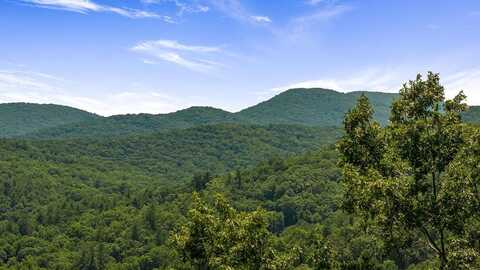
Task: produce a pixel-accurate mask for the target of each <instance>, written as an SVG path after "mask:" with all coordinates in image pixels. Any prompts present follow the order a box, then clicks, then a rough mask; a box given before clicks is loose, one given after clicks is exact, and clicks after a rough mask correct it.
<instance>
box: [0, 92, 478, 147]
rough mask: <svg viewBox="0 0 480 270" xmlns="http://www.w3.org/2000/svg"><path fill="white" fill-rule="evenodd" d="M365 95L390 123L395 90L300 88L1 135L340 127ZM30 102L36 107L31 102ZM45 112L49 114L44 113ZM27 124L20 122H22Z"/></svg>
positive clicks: (474, 115) (472, 118) (472, 116)
mask: <svg viewBox="0 0 480 270" xmlns="http://www.w3.org/2000/svg"><path fill="white" fill-rule="evenodd" d="M361 94H365V95H366V96H367V97H368V98H369V99H370V102H371V103H372V105H373V107H374V109H375V118H376V119H377V120H378V121H379V122H380V123H382V124H386V123H387V122H388V116H389V113H390V105H391V103H392V101H393V100H394V99H395V98H396V97H397V94H393V93H381V92H350V93H341V92H337V91H334V90H328V89H320V88H312V89H305V88H301V89H290V90H287V91H285V92H282V93H280V94H278V95H276V96H275V97H273V98H271V99H269V100H267V101H264V102H262V103H260V104H257V105H255V106H252V107H250V108H247V109H244V110H242V111H240V112H237V113H230V112H227V111H224V110H221V109H216V108H212V107H191V108H188V109H184V110H180V111H177V112H173V113H168V114H127V115H115V116H111V117H97V116H93V115H91V114H88V113H86V114H87V116H90V117H85V118H84V120H82V121H71V122H67V123H64V122H61V121H56V117H59V116H63V117H65V116H68V115H62V114H60V113H55V114H53V115H52V116H51V117H52V119H51V121H50V122H51V124H50V125H48V126H46V125H41V124H38V125H37V124H36V123H37V121H36V120H35V119H36V118H37V117H38V115H39V114H36V113H35V112H34V111H35V110H33V109H32V112H31V114H32V117H28V115H29V114H28V113H26V114H25V115H23V116H17V117H19V118H23V119H28V120H30V122H29V123H30V129H29V130H26V128H25V127H24V126H22V125H21V124H18V125H14V124H12V123H10V124H8V127H7V129H6V130H10V133H8V134H5V133H0V137H12V136H17V137H18V136H23V137H26V138H35V139H54V138H55V139H62V138H84V137H93V138H95V137H111V136H125V135H132V134H148V133H156V132H165V131H169V130H172V129H185V128H191V127H196V126H201V125H211V124H226V123H235V124H247V125H248V124H257V125H270V124H288V125H307V126H316V127H339V126H341V125H342V121H343V117H344V115H345V113H346V112H347V111H348V110H349V109H350V108H352V107H353V106H354V105H355V103H356V101H357V99H358V97H359V96H360V95H361ZM2 106H5V105H2ZM31 106H32V107H35V105H33V104H32V105H31ZM38 106H43V105H38ZM50 106H54V105H50ZM59 107H60V106H59ZM67 108H68V107H67ZM37 110H40V109H37ZM83 113H85V112H83ZM0 115H1V114H0ZM47 116H48V115H45V117H47ZM464 116H465V120H466V121H468V122H473V123H474V122H477V123H478V122H480V110H479V107H472V108H471V109H470V111H468V112H466V113H465V114H464ZM11 119H15V117H14V116H12V117H11ZM45 121H46V120H44V122H45ZM13 122H15V121H13ZM23 122H24V121H20V122H19V123H23ZM41 122H42V121H40V122H39V123H41Z"/></svg>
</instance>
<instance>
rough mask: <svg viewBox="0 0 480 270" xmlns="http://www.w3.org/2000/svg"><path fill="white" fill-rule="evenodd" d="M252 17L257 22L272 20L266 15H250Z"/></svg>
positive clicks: (269, 21)
mask: <svg viewBox="0 0 480 270" xmlns="http://www.w3.org/2000/svg"><path fill="white" fill-rule="evenodd" d="M252 19H253V20H254V21H256V22H259V23H271V22H272V20H271V19H270V18H269V17H267V16H252Z"/></svg>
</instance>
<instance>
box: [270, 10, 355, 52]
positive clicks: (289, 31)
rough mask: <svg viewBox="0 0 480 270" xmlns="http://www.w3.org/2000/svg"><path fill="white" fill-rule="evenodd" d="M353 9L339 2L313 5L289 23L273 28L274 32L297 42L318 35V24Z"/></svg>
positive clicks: (322, 23) (288, 40)
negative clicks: (309, 9)
mask: <svg viewBox="0 0 480 270" xmlns="http://www.w3.org/2000/svg"><path fill="white" fill-rule="evenodd" d="M351 10H353V7H352V6H349V5H341V4H328V5H321V6H319V7H317V6H315V7H314V8H312V9H311V11H309V13H307V14H304V15H300V16H297V17H294V18H293V19H291V20H290V21H289V23H288V24H287V25H286V26H284V27H282V28H280V29H277V30H275V34H276V35H277V36H278V37H279V38H280V39H281V40H282V41H286V42H294V43H298V42H299V41H302V40H304V39H308V38H309V37H310V36H312V35H314V36H315V37H318V34H319V31H321V30H320V29H321V28H319V26H322V25H325V24H327V23H330V22H331V21H332V20H334V19H336V18H338V17H340V16H342V15H344V14H345V13H348V12H350V11H351Z"/></svg>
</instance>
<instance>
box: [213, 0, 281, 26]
mask: <svg viewBox="0 0 480 270" xmlns="http://www.w3.org/2000/svg"><path fill="white" fill-rule="evenodd" d="M209 3H210V4H211V5H212V6H213V7H214V8H215V9H216V10H218V11H220V12H222V13H224V14H225V15H227V16H228V17H230V18H233V19H235V20H238V21H241V22H245V23H251V24H256V25H262V24H265V23H269V22H271V21H272V20H271V19H270V18H269V17H267V16H264V15H254V14H251V13H250V11H248V10H247V9H246V8H245V7H244V6H243V5H242V3H241V1H239V0H209Z"/></svg>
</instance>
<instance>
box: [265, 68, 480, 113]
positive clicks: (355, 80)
mask: <svg viewBox="0 0 480 270" xmlns="http://www.w3.org/2000/svg"><path fill="white" fill-rule="evenodd" d="M415 75H416V74H414V73H411V74H409V73H405V72H400V71H397V70H393V69H390V70H389V69H367V70H366V71H364V72H361V73H358V74H355V75H353V76H349V77H341V76H340V77H327V78H322V79H318V80H309V81H302V82H297V83H291V84H288V85H285V86H281V87H275V88H272V89H270V90H269V91H266V92H260V93H259V94H260V97H261V98H268V97H271V96H272V95H275V94H278V93H280V92H283V91H285V90H288V89H293V88H325V89H332V90H336V91H340V92H351V91H381V92H392V93H396V92H398V91H399V90H400V88H401V87H402V85H403V83H404V82H407V81H408V80H410V79H414V78H415ZM440 77H441V78H442V84H443V85H444V87H445V93H446V96H447V98H453V97H454V96H455V95H456V94H458V92H459V91H460V90H464V92H465V94H466V95H467V97H468V99H467V101H468V104H471V105H480V91H479V88H480V69H472V70H466V71H461V72H456V73H450V74H440Z"/></svg>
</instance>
